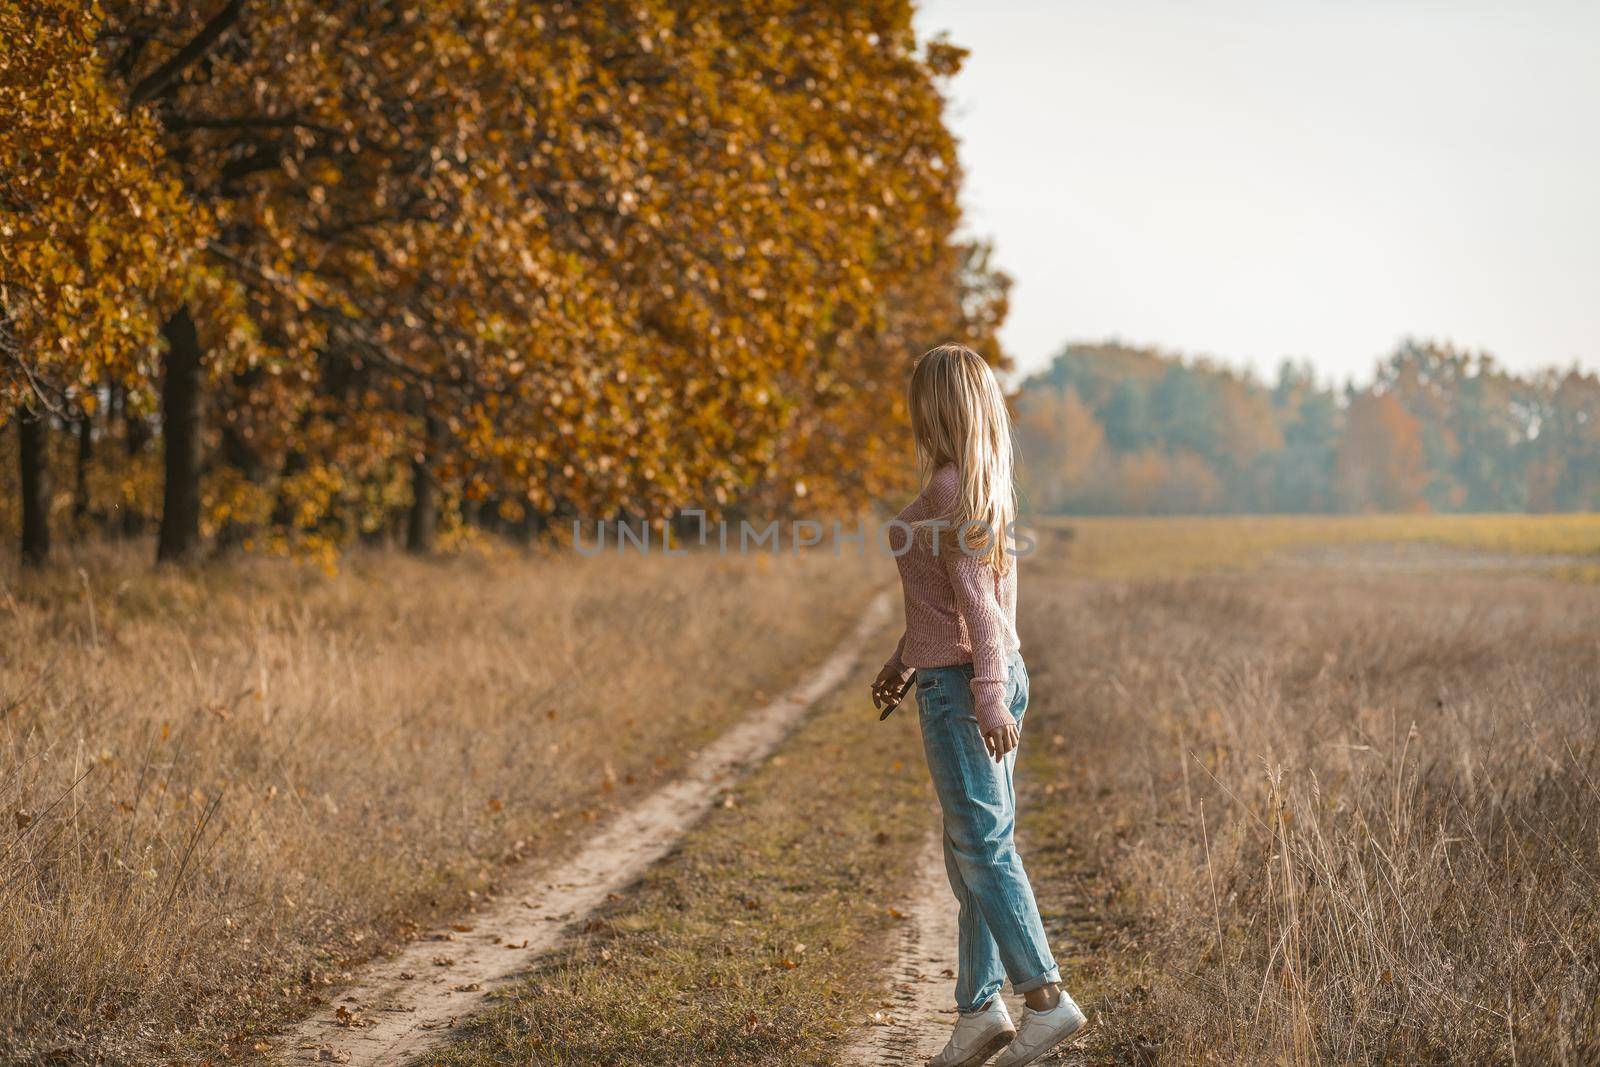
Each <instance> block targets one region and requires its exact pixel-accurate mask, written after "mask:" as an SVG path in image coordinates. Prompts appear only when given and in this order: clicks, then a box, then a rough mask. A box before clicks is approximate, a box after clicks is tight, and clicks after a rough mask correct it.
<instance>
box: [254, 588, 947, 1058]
mask: <svg viewBox="0 0 1600 1067" xmlns="http://www.w3.org/2000/svg"><path fill="white" fill-rule="evenodd" d="M890 603H891V600H890V596H889V594H888V593H881V594H879V595H877V596H876V597H874V598H873V599H872V601H871V602H870V603H869V605H868V606H867V609H866V611H865V612H863V614H862V617H861V620H860V622H859V623H857V625H856V627H855V629H854V631H852V632H851V634H850V635H849V636H848V637H847V638H846V639H845V640H844V642H843V643H842V644H841V645H839V647H838V648H836V649H835V650H834V651H833V652H832V653H831V654H830V655H829V656H828V658H827V659H826V660H825V661H823V662H822V663H821V664H819V665H818V666H817V667H815V668H813V669H812V670H810V671H808V672H807V673H806V676H805V678H804V679H803V680H802V681H800V682H799V683H798V684H796V685H795V686H794V688H792V689H791V690H790V691H789V692H787V693H785V694H784V695H782V696H780V697H778V698H777V699H776V700H774V701H772V702H771V703H770V704H768V705H766V706H765V707H762V708H760V709H758V710H756V711H754V712H752V713H751V714H750V715H748V716H746V717H745V718H744V719H743V720H742V721H741V722H740V723H739V724H738V725H736V726H734V727H732V728H731V729H729V730H728V731H727V732H726V733H724V734H723V735H722V736H721V737H720V738H718V739H717V740H716V741H714V742H713V743H711V744H710V745H707V746H706V747H705V748H704V749H702V750H701V751H700V752H699V754H698V755H696V756H695V758H694V759H693V760H692V761H691V762H690V764H689V766H688V768H687V769H686V770H685V772H684V774H683V776H682V777H681V778H678V779H676V780H674V781H672V782H669V783H668V784H666V785H664V786H662V787H660V788H659V789H657V790H656V791H655V792H653V793H651V794H650V795H649V796H647V797H645V798H644V799H643V800H641V801H640V802H639V803H638V804H636V805H634V806H633V807H632V808H630V809H628V810H627V811H625V812H623V813H622V814H621V815H618V816H617V817H616V818H614V819H613V820H612V821H611V822H610V823H609V824H607V825H606V826H605V827H604V828H603V829H601V830H600V831H599V832H597V833H596V834H595V835H594V836H593V837H591V838H590V839H589V842H588V844H586V845H584V846H583V847H582V849H581V850H580V851H579V852H578V853H577V854H576V855H574V856H573V857H572V858H571V859H570V860H568V861H567V862H566V863H564V864H561V865H559V866H555V867H551V866H549V865H535V864H527V865H524V866H523V867H522V868H520V869H517V870H513V871H511V872H508V874H507V877H506V883H505V884H506V889H505V891H504V892H503V893H502V894H501V895H500V896H499V897H498V898H496V899H495V900H494V901H492V902H491V903H489V904H488V905H487V906H486V907H484V908H482V909H480V910H478V911H476V912H474V913H472V914H471V915H470V916H468V917H466V918H465V919H463V920H462V921H461V922H459V923H458V924H454V925H446V926H444V927H441V928H439V929H438V930H435V931H433V932H432V933H430V934H427V935H424V936H423V937H420V938H418V939H417V940H415V941H413V942H411V943H410V944H408V945H406V946H405V947H404V948H402V949H400V951H399V952H398V953H396V954H395V955H393V956H391V957H389V958H387V959H384V960H381V961H378V962H376V963H374V964H371V965H369V966H368V967H367V968H366V970H365V971H364V972H363V973H362V974H361V975H360V976H359V977H358V978H357V979H356V981H355V983H354V984H353V985H350V986H347V987H346V988H345V989H343V990H342V991H341V992H340V993H338V994H337V997H336V998H335V999H333V1000H331V1001H330V1003H329V1005H328V1007H327V1008H326V1009H324V1010H320V1011H318V1012H317V1013H316V1014H315V1015H313V1016H311V1017H310V1018H307V1019H304V1020H302V1021H301V1022H300V1023H299V1024H297V1025H295V1026H294V1027H292V1028H291V1029H290V1030H289V1031H288V1032H287V1033H286V1034H285V1035H284V1036H283V1037H282V1038H280V1039H279V1045H280V1048H279V1050H278V1051H277V1052H276V1053H275V1054H273V1056H272V1057H271V1058H272V1060H273V1062H276V1063H283V1064H288V1063H318V1062H321V1063H344V1064H350V1065H352V1067H361V1065H368V1067H378V1065H384V1067H389V1065H394V1064H399V1063H403V1062H406V1061H407V1060H409V1059H412V1058H414V1057H416V1056H420V1055H421V1054H423V1053H425V1052H427V1051H428V1050H430V1049H432V1048H436V1047H437V1046H439V1045H441V1044H443V1043H444V1042H445V1041H447V1040H448V1039H449V1036H450V1031H451V1029H452V1028H453V1027H454V1026H455V1025H456V1024H457V1023H459V1022H462V1021H464V1020H465V1019H466V1018H468V1017H469V1016H471V1015H472V1014H474V1013H476V1012H478V1011H481V1010H482V1009H483V1008H484V1007H485V1001H486V1000H487V998H488V996H489V994H490V993H491V992H492V991H493V990H494V989H496V988H497V987H499V986H501V985H503V984H505V983H506V982H507V981H508V980H510V979H513V978H515V977H516V976H518V975H519V974H522V973H523V972H525V971H526V970H527V969H528V968H529V966H530V964H531V963H532V962H533V960H534V958H535V957H537V956H538V955H539V954H541V953H544V952H548V951H550V950H551V949H553V948H555V947H556V946H557V945H559V944H560V942H561V940H562V938H563V937H564V936H565V935H566V933H567V931H568V929H569V927H570V926H571V925H572V924H574V923H577V922H581V921H583V920H584V918H585V917H587V916H588V915H589V914H590V913H591V912H592V911H594V909H595V908H597V907H598V906H599V905H600V904H602V903H604V901H605V899H606V897H607V895H608V894H611V893H615V892H618V891H620V890H622V889H624V888H625V887H627V886H628V885H629V884H631V883H632V882H633V881H635V880H636V879H637V878H638V877H639V876H640V875H641V874H642V873H643V872H644V871H645V869H646V868H648V867H649V866H650V865H651V864H653V863H655V862H656V861H658V860H660V859H661V858H662V857H663V856H665V855H666V854H667V852H668V851H669V850H670V849H671V848H672V847H673V845H675V844H676V843H677V841H678V839H679V838H680V837H682V836H683V834H684V832H685V831H686V830H688V829H689V827H691V826H692V825H693V824H694V823H695V822H696V821H697V820H698V819H699V818H700V817H701V816H702V815H704V814H705V812H706V811H707V809H709V808H710V807H711V805H712V803H713V802H714V800H715V798H716V796H717V794H718V793H719V792H720V791H721V790H723V789H725V788H726V787H728V786H729V785H732V784H733V783H734V782H736V781H737V780H738V779H739V777H740V776H742V775H743V774H744V772H745V771H746V770H748V769H749V768H750V767H751V765H752V764H754V763H756V762H757V761H759V760H761V759H763V758H765V757H766V756H767V755H769V754H770V753H771V752H772V751H773V750H775V749H776V748H777V747H778V745H779V744H781V743H782V742H783V740H784V738H785V737H786V736H788V734H789V731H790V729H791V728H792V727H793V726H794V725H795V724H796V723H797V722H798V721H799V720H800V719H801V717H803V716H804V715H805V713H806V711H807V710H808V709H809V708H810V706H811V705H812V704H814V703H816V702H817V701H818V700H820V699H822V698H823V697H825V696H826V695H828V694H829V693H830V692H832V691H833V690H834V689H836V688H837V687H838V686H839V685H840V684H841V683H842V682H843V681H844V680H845V678H846V677H847V676H848V674H849V673H850V671H851V670H853V669H854V668H855V667H856V665H857V663H858V661H859V659H860V657H861V652H862V649H863V648H864V647H865V645H866V641H867V639H868V638H869V637H871V636H872V635H873V634H874V633H875V631H877V630H878V629H879V628H881V627H882V626H884V625H885V623H886V622H887V621H888V617H889V607H890ZM941 877H942V875H941ZM947 895H948V894H947ZM464 927H465V928H466V929H463V928H464ZM949 940H950V943H951V944H952V945H953V944H954V937H953V935H952V937H951V938H950V939H949Z"/></svg>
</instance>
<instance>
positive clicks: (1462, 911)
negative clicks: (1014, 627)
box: [1019, 523, 1600, 1064]
mask: <svg viewBox="0 0 1600 1067" xmlns="http://www.w3.org/2000/svg"><path fill="white" fill-rule="evenodd" d="M1215 525H1216V527H1217V528H1218V529H1219V530H1221V531H1224V532H1225V527H1226V524H1224V523H1217V524H1215ZM1236 532H1238V533H1239V534H1240V537H1241V539H1247V538H1248V536H1249V532H1248V531H1243V530H1241V531H1236ZM1567 533H1568V532H1566V531H1555V532H1553V533H1551V534H1550V535H1549V536H1550V537H1551V539H1561V538H1565V537H1566V536H1567ZM1368 539H1370V540H1381V539H1384V538H1378V537H1372V538H1368ZM1080 543H1081V542H1080ZM1146 543H1147V542H1146ZM1546 543H1548V542H1546ZM1205 551H1206V552H1207V553H1209V552H1211V551H1212V550H1211V549H1206V550H1205ZM1191 558H1192V557H1191ZM1141 567H1143V568H1144V569H1145V570H1146V573H1147V574H1148V571H1149V570H1150V569H1151V563H1150V560H1149V559H1144V560H1140V559H1138V558H1125V559H1122V560H1121V561H1120V562H1118V564H1117V566H1116V567H1115V568H1112V569H1115V570H1118V571H1120V572H1121V573H1133V572H1135V571H1137V570H1139V569H1140V568H1141ZM1077 569H1078V568H1077V564H1076V563H1075V562H1074V561H1073V560H1072V559H1070V558H1065V557H1062V556H1060V555H1058V556H1056V557H1054V558H1052V557H1050V556H1049V555H1048V554H1041V556H1040V558H1038V559H1037V560H1035V562H1034V563H1033V565H1032V566H1031V567H1030V569H1029V571H1028V572H1026V579H1027V581H1026V583H1025V593H1024V597H1023V607H1024V614H1025V617H1024V619H1023V622H1022V627H1023V633H1024V639H1025V641H1026V642H1028V652H1029V658H1030V665H1031V666H1032V668H1033V671H1034V687H1033V690H1034V694H1035V698H1036V707H1035V710H1034V711H1032V712H1030V717H1035V716H1036V718H1034V719H1033V722H1032V723H1030V726H1031V727H1032V728H1033V729H1034V730H1035V731H1036V734H1035V738H1036V739H1037V738H1038V736H1039V734H1046V735H1060V736H1061V738H1062V741H1061V743H1060V744H1058V745H1054V746H1052V745H1040V744H1037V743H1036V744H1035V745H1034V746H1032V747H1031V748H1030V747H1029V746H1027V745H1025V746H1024V752H1023V758H1024V765H1023V769H1022V772H1021V775H1020V777H1019V781H1021V782H1022V783H1023V785H1024V789H1025V790H1026V793H1025V796H1024V798H1023V807H1024V822H1023V829H1022V833H1023V834H1024V836H1025V839H1026V840H1028V841H1037V842H1039V843H1040V844H1041V846H1044V847H1041V848H1039V849H1037V850H1035V851H1030V852H1029V860H1030V864H1031V865H1034V866H1035V867H1036V874H1035V878H1036V884H1039V885H1040V886H1041V891H1040V895H1041V899H1042V900H1043V901H1044V902H1045V905H1046V908H1047V910H1051V911H1055V912H1060V913H1078V914H1080V915H1081V913H1082V912H1083V911H1084V910H1085V909H1088V910H1089V911H1092V912H1097V914H1096V915H1095V917H1094V918H1095V921H1094V922H1091V923H1088V924H1086V927H1085V928H1087V929H1088V930H1090V931H1091V936H1093V934H1092V932H1094V931H1098V932H1099V934H1100V935H1101V937H1100V940H1101V942H1102V943H1101V944H1100V945H1098V946H1094V947H1095V948H1096V949H1097V950H1098V951H1100V952H1102V953H1103V955H1102V956H1101V957H1100V958H1098V959H1096V960H1094V961H1093V962H1092V963H1091V964H1090V965H1089V966H1088V967H1087V968H1086V969H1085V971H1086V974H1085V975H1081V976H1083V977H1086V978H1087V981H1088V984H1089V985H1090V986H1091V987H1092V988H1093V989H1094V990H1096V991H1101V993H1102V999H1101V1002H1100V1003H1099V1004H1097V1005H1096V1006H1097V1007H1101V1008H1104V1009H1106V1010H1107V1012H1108V1017H1109V1021H1110V1024H1111V1025H1110V1026H1109V1027H1108V1028H1107V1030H1106V1036H1105V1037H1104V1038H1103V1040H1102V1043H1101V1046H1100V1048H1099V1050H1098V1051H1099V1054H1100V1055H1101V1056H1102V1057H1103V1058H1105V1059H1106V1060H1108V1061H1111V1062H1123V1063H1145V1062H1162V1063H1238V1064H1256V1063H1296V1064H1316V1063H1325V1064H1334V1063H1471V1064H1499V1063H1504V1064H1512V1063H1560V1064H1587V1063H1594V1062H1597V1061H1600V913H1597V901H1600V835H1597V832H1596V827H1597V826H1600V729H1597V727H1600V644H1597V642H1596V638H1595V635H1596V634H1597V633H1600V595H1597V591H1596V590H1595V588H1594V587H1593V586H1586V585H1579V584H1572V583H1563V582H1559V581H1555V580H1552V579H1547V578H1546V579H1541V578H1537V577H1531V576H1528V575H1519V574H1511V573H1507V574H1500V575H1493V574H1478V575H1473V574H1461V573H1451V574H1448V575H1446V574H1438V573H1413V574H1404V573H1391V574H1386V575H1373V574H1370V573H1366V574H1355V575H1351V574H1350V573H1345V574H1343V575H1340V574H1337V573H1329V572H1319V571H1315V570H1309V569H1302V570H1300V571H1285V570H1278V571H1269V572H1261V573H1257V574H1246V575H1214V576H1205V577H1198V578H1184V579H1172V578H1162V577H1154V576H1146V577H1139V578H1127V579H1123V580H1117V581H1107V580H1084V579H1082V578H1081V577H1077V576H1076V575H1075V573H1074V572H1075V571H1076V570H1077ZM1062 827H1065V829H1062ZM1069 846H1071V847H1072V848H1073V849H1074V850H1075V852H1073V853H1069V851H1068V847H1069ZM1086 871H1087V872H1090V873H1094V872H1096V871H1098V872H1099V875H1100V878H1099V879H1098V880H1087V881H1086V877H1085V872H1086ZM1086 886H1087V887H1088V889H1089V890H1091V891H1094V892H1097V893H1098V892H1099V891H1100V890H1102V889H1103V890H1104V895H1103V896H1100V897H1097V898H1095V899H1091V900H1087V901H1086V900H1084V899H1083V898H1082V897H1080V896H1077V894H1081V893H1083V892H1085V889H1086ZM1130 921H1131V922H1132V923H1133V924H1134V925H1135V928H1136V930H1137V935H1136V936H1135V935H1130V934H1129V932H1128V930H1127V924H1128V923H1129V922H1130ZM1080 926H1085V924H1080ZM1069 951H1070V950H1069ZM1079 951H1081V948H1080V950H1079ZM1107 988H1114V989H1116V990H1118V992H1117V993H1116V994H1115V995H1112V996H1110V997H1109V999H1105V997H1104V993H1103V991H1104V990H1106V989H1107Z"/></svg>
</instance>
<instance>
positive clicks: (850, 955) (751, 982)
mask: <svg viewBox="0 0 1600 1067" xmlns="http://www.w3.org/2000/svg"><path fill="white" fill-rule="evenodd" d="M896 636H897V635H896V634H894V633H886V634H885V635H883V637H882V639H880V640H879V641H878V642H877V643H876V644H875V645H874V648H882V649H883V650H884V651H885V652H887V651H888V650H889V649H892V648H893V647H894V644H893V643H894V639H895V637H896ZM875 673H876V667H875V666H871V667H863V668H861V669H859V670H857V671H856V672H855V674H854V675H853V676H852V677H851V678H850V680H849V681H848V682H847V683H846V684H845V685H844V686H843V687H842V688H841V689H840V690H839V692H838V693H836V694H834V695H833V696H832V697H830V698H828V699H826V700H824V701H823V702H822V703H821V704H820V705H819V706H818V708H817V709H815V711H814V712H813V713H812V714H811V715H810V716H809V717H808V719H807V720H806V722H805V724H804V725H803V726H802V727H801V728H800V729H799V730H798V731H797V732H796V734H795V736H794V737H793V738H791V739H790V741H789V743H788V744H786V745H785V746H784V748H783V750H782V751H781V752H780V753H779V754H778V755H776V756H774V757H773V758H772V759H770V760H769V761H768V762H767V764H766V765H765V766H764V767H762V768H761V769H760V770H758V771H757V772H755V773H754V774H752V775H751V776H750V778H749V779H748V780H747V781H745V782H744V783H743V784H741V785H740V786H738V787H737V788H736V789H735V790H733V791H732V792H731V793H730V794H729V795H728V799H727V800H726V802H725V805H724V806H723V807H720V808H718V809H716V810H714V811H713V812H712V814H711V815H710V817H709V818H708V819H707V820H706V821H705V822H704V823H702V824H701V825H700V826H699V827H697V828H696V829H695V830H694V831H692V832H691V833H690V834H689V835H688V836H687V837H686V838H685V839H684V841H683V843H682V845H681V846H680V847H679V848H678V849H677V850H675V851H674V853H673V854H672V855H671V856H670V857H668V859H666V860H665V861H663V862H662V863H661V864H659V865H658V866H657V867H656V868H654V869H652V870H651V871H650V872H649V873H648V874H647V875H646V876H645V877H644V879H643V880H642V881H641V883H640V884H639V885H638V886H637V887H635V889H634V890H632V891H630V892H629V893H626V894H624V895H623V896H622V897H621V898H620V899H619V900H617V901H615V902H614V903H613V904H612V905H611V906H610V907H609V908H608V909H607V910H606V911H605V912H604V913H603V914H601V915H598V916H596V917H595V918H593V919H592V920H590V922H589V923H588V924H587V925H586V927H585V929H584V931H583V932H582V933H581V934H580V935H578V936H576V937H575V938H574V939H573V941H572V944H571V945H570V947H568V948H567V949H565V950H563V951H562V952H559V953H557V954H555V955H554V956H552V957H551V958H550V959H548V960H547V961H545V963H544V964H543V965H542V966H541V967H540V969H539V970H538V971H537V972H536V973H535V974H534V975H533V976H532V977H531V979H530V980H529V982H528V983H526V984H525V985H523V986H522V987H520V988H518V989H515V990H513V991H512V992H511V994H510V995H509V996H508V997H507V999H506V1003H505V1004H504V1005H503V1006H501V1007H500V1008H498V1009H497V1010H495V1011H494V1012H492V1013H490V1014H489V1015H488V1016H487V1017H486V1018H485V1019H484V1020H482V1021H481V1023H480V1024H479V1025H478V1026H477V1027H476V1028H475V1029H474V1031H473V1032H471V1033H470V1034H469V1035H467V1036H466V1038H465V1039H464V1040H463V1041H461V1042H460V1043H459V1044H458V1045H456V1046H455V1047H453V1048H452V1049H450V1050H449V1051H447V1052H446V1053H444V1054H442V1055H430V1056H428V1057H427V1059H426V1062H427V1063H430V1064H431V1063H434V1062H436V1061H438V1062H442V1063H444V1064H448V1065H453V1067H481V1065H488V1064H503V1063H516V1064H570V1065H592V1067H614V1065H630V1067H656V1065H661V1064H684V1065H688V1064H694V1065H697V1067H700V1065H704V1067H710V1065H716V1064H726V1065H738V1067H754V1065H771V1067H788V1065H792V1064H814V1063H826V1062H832V1060H833V1056H834V1055H835V1054H836V1053H837V1052H838V1050H839V1049H840V1047H841V1046H843V1045H844V1044H846V1043H847V1042H848V1039H849V1036H850V1030H851V1029H852V1028H853V1027H854V1026H856V1025H857V1024H859V1023H860V1022H861V1021H862V1020H863V1019H865V1018H866V1017H867V1016H869V1015H870V1014H871V1012H872V1011H873V1010H874V1008H876V1007H877V1001H878V996H879V993H880V989H881V986H882V982H883V969H882V968H883V961H884V960H885V959H886V958H889V957H891V956H892V955H893V951H894V950H893V946H892V944H891V942H892V937H891V935H892V932H893V929H894V927H895V926H896V925H897V924H898V923H899V922H902V921H905V920H904V919H903V917H902V916H901V915H900V913H899V912H898V910H896V909H895V907H894V906H895V905H900V904H903V903H904V896H903V890H904V886H905V883H906V881H907V879H908V878H909V877H910V875H911V873H912V868H913V867H914V865H915V862H916V856H917V852H918V850H919V848H920V847H921V843H922V841H923V840H924V838H925V835H926V833H927V830H928V827H929V825H930V824H931V822H932V821H933V820H935V819H937V818H938V814H937V811H938V809H937V805H936V803H935V802H934V799H933V790H932V787H931V786H930V785H929V783H928V776H927V770H926V766H925V764H924V762H923V757H922V747H921V742H920V738H919V735H918V733H917V726H916V711H915V708H914V707H909V714H908V708H905V707H903V708H902V709H901V710H900V711H899V712H896V714H895V715H894V716H893V717H892V718H891V719H889V720H888V721H887V722H883V723H880V722H878V717H877V714H876V713H875V712H874V711H873V710H872V705H871V702H870V701H869V700H868V699H867V690H868V686H869V685H870V683H871V679H872V676H873V674H875ZM909 704H910V702H908V706H909Z"/></svg>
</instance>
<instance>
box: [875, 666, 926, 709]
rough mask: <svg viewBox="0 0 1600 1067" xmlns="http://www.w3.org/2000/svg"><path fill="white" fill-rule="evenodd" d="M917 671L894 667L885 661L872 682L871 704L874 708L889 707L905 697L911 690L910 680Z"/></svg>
mask: <svg viewBox="0 0 1600 1067" xmlns="http://www.w3.org/2000/svg"><path fill="white" fill-rule="evenodd" d="M916 674H917V672H916V671H914V670H911V669H910V668H906V667H896V666H895V665H894V664H892V663H885V664H884V665H883V670H881V671H879V672H878V677H877V678H875V679H873V682H872V706H873V707H875V708H891V707H894V706H895V705H896V704H898V703H900V701H902V700H904V699H905V698H906V693H908V692H910V690H911V680H912V679H913V678H915V677H916Z"/></svg>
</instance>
